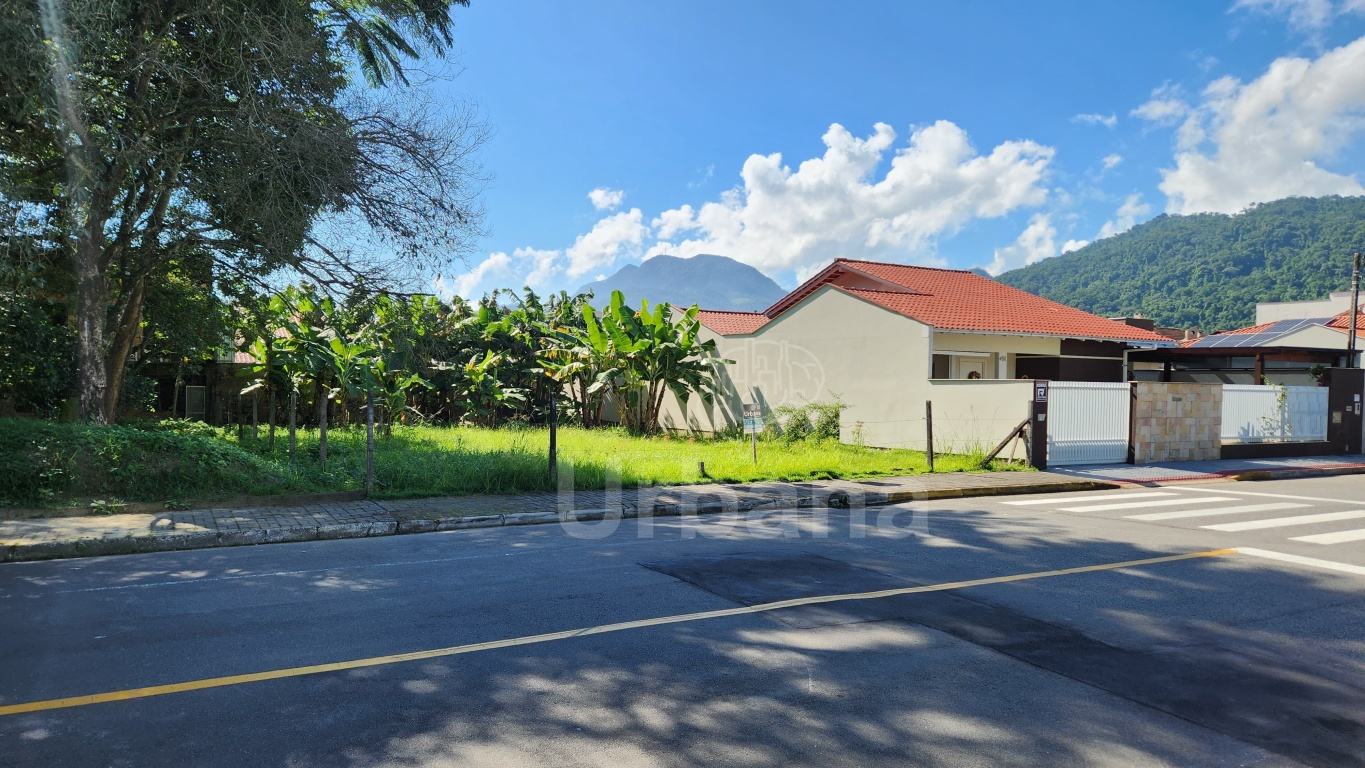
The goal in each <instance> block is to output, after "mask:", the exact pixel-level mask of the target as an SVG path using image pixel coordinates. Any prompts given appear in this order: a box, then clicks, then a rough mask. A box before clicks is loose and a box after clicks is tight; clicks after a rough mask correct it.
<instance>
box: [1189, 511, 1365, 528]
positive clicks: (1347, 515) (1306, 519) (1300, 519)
mask: <svg viewBox="0 0 1365 768" xmlns="http://www.w3.org/2000/svg"><path fill="white" fill-rule="evenodd" d="M1361 517H1365V509H1356V510H1352V511H1350V512H1327V513H1325V514H1321V515H1297V516H1295V517H1273V518H1271V519H1269V520H1251V521H1249V522H1245V523H1223V524H1222V525H1201V526H1199V527H1200V528H1206V529H1208V530H1210V531H1258V530H1260V529H1262V528H1280V527H1283V526H1286V525H1310V524H1312V523H1332V522H1336V521H1337V520H1355V519H1358V518H1361Z"/></svg>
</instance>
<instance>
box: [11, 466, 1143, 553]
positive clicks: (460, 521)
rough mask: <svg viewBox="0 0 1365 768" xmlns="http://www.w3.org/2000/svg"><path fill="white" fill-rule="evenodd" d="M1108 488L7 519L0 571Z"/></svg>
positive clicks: (945, 482) (727, 492) (999, 476)
mask: <svg viewBox="0 0 1365 768" xmlns="http://www.w3.org/2000/svg"><path fill="white" fill-rule="evenodd" d="M1116 487H1118V486H1117V485H1115V484H1114V483H1112V482H1109V481H1102V480H1093V479H1089V478H1081V477H1072V476H1066V475H1060V474H1056V473H1051V472H996V473H980V474H965V473H945V474H941V475H916V476H910V477H886V478H876V479H869V480H860V481H858V480H853V481H848V480H836V481H820V482H807V483H755V484H751V485H717V484H709V485H691V486H673V487H667V488H640V489H627V490H625V491H621V492H618V493H616V494H610V493H608V492H605V491H577V492H575V493H574V494H572V495H571V496H566V497H565V498H564V499H561V498H560V497H559V496H558V495H557V494H554V493H535V494H521V495H513V496H455V497H444V498H428V499H412V500H395V501H372V500H361V501H324V502H318V503H310V504H295V505H290V506H257V507H243V508H232V509H227V508H224V509H199V510H190V511H185V512H169V511H168V512H159V513H155V514H116V515H107V516H81V517H47V518H32V519H12V520H0V562H16V561H22V560H44V559H50V558H62V557H91V556H96V555H116V554H131V553H134V552H158V551H165V550H179V549H202V548H207V547H225V546H238V545H243V544H266V543H276V542H285V541H316V540H320V539H346V538H362V537H367V536H390V535H395V534H404V533H426V532H430V531H449V530H460V529H466V528H493V527H500V526H507V525H532V524H538V523H553V522H559V521H561V520H568V519H573V520H577V521H591V520H601V519H603V518H604V517H608V516H611V517H616V516H618V515H619V516H620V517H623V518H631V517H638V516H642V515H643V516H650V515H653V516H674V515H680V514H693V513H695V514H710V513H717V512H724V511H728V510H735V509H738V510H740V511H748V510H754V509H791V508H805V507H824V506H830V507H848V506H857V505H860V504H862V505H867V506H877V505H883V504H895V503H900V502H904V501H914V500H920V499H941V498H961V497H964V496H993V495H1002V494H1021V493H1049V492H1062V491H1084V490H1101V489H1110V488H1116Z"/></svg>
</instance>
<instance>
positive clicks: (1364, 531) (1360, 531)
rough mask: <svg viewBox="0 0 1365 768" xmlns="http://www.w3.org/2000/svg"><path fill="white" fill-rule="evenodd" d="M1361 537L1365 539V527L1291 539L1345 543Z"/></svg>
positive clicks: (1323, 542) (1318, 542)
mask: <svg viewBox="0 0 1365 768" xmlns="http://www.w3.org/2000/svg"><path fill="white" fill-rule="evenodd" d="M1361 539H1365V528H1357V529H1355V530H1354V531H1337V532H1336V533H1315V534H1313V535H1312V536H1295V537H1293V538H1291V539H1290V541H1306V542H1308V543H1309V544H1343V543H1345V542H1348V541H1360V540H1361Z"/></svg>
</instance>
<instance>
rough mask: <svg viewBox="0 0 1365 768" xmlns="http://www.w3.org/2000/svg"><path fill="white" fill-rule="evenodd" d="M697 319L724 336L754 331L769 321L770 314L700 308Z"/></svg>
mask: <svg viewBox="0 0 1365 768" xmlns="http://www.w3.org/2000/svg"><path fill="white" fill-rule="evenodd" d="M697 319H698V320H700V321H701V324H702V325H704V326H706V327H707V328H710V329H711V330H713V331H715V332H716V333H719V334H720V335H722V336H733V335H735V334H741V333H753V332H754V331H756V330H758V329H759V328H762V327H763V326H764V325H766V324H767V322H768V316H767V315H765V314H763V313H762V312H725V311H722V310H717V309H703V310H699V311H698V312H697Z"/></svg>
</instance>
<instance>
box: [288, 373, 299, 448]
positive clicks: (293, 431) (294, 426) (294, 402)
mask: <svg viewBox="0 0 1365 768" xmlns="http://www.w3.org/2000/svg"><path fill="white" fill-rule="evenodd" d="M298 428H299V391H298V390H297V389H294V388H290V390H289V460H290V461H293V460H294V449H295V448H297V447H298V445H299V436H298Z"/></svg>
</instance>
